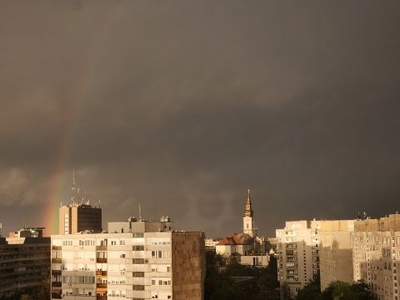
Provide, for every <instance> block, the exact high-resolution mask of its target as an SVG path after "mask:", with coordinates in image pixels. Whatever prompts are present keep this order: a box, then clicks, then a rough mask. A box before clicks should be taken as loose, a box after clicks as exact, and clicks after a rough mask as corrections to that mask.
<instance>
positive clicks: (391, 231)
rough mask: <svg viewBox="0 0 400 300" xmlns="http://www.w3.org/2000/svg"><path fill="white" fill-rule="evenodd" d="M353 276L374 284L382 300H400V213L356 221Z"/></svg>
mask: <svg viewBox="0 0 400 300" xmlns="http://www.w3.org/2000/svg"><path fill="white" fill-rule="evenodd" d="M352 248H353V265H354V267H353V279H354V281H357V280H363V281H364V282H366V283H367V284H369V285H370V286H371V289H372V292H373V293H374V294H375V295H376V297H377V299H378V300H389V299H390V300H399V299H400V293H399V292H400V290H399V289H400V273H399V272H398V271H400V264H399V261H400V214H398V213H396V214H391V215H389V216H386V217H382V218H379V219H369V218H367V219H365V220H356V221H355V223H354V233H353V235H352Z"/></svg>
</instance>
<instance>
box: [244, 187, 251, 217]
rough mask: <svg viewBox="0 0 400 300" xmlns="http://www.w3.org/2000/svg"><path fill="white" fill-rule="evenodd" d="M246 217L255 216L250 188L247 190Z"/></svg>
mask: <svg viewBox="0 0 400 300" xmlns="http://www.w3.org/2000/svg"><path fill="white" fill-rule="evenodd" d="M244 217H253V209H252V208H251V196H250V189H248V190H247V200H246V209H245V211H244Z"/></svg>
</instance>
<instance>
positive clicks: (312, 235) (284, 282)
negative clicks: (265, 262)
mask: <svg viewBox="0 0 400 300" xmlns="http://www.w3.org/2000/svg"><path fill="white" fill-rule="evenodd" d="M320 224H321V221H315V220H314V221H311V222H310V221H290V222H286V223H285V228H283V229H277V230H276V240H275V241H276V258H277V263H278V280H279V281H280V284H281V289H282V291H283V292H288V293H290V295H291V296H292V297H295V296H296V295H297V292H298V291H299V290H300V289H302V288H304V286H306V285H307V284H308V283H309V282H310V281H311V280H312V279H313V277H314V274H316V273H317V272H318V269H319V263H318V246H319V237H318V232H319V229H320Z"/></svg>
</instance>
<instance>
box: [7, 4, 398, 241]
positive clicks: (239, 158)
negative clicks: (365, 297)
mask: <svg viewBox="0 0 400 300" xmlns="http://www.w3.org/2000/svg"><path fill="white" fill-rule="evenodd" d="M0 5H1V9H0V45H1V46H0V66H1V67H0V99H1V100H0V120H1V121H0V122H1V127H0V151H1V156H0V157H1V159H0V182H1V183H0V223H3V229H2V231H3V235H6V233H7V232H8V231H11V230H16V229H17V228H21V227H22V226H23V225H25V224H26V225H28V226H44V225H46V226H47V227H48V228H47V229H48V230H50V228H49V226H48V225H49V224H50V225H51V224H53V226H55V225H54V224H57V223H56V219H57V216H58V208H59V206H60V203H61V202H64V203H67V202H68V201H69V199H70V198H69V191H70V185H71V173H72V170H73V169H75V170H76V171H77V173H78V176H79V184H80V185H81V186H82V187H84V188H85V189H86V190H87V193H88V199H89V200H90V203H91V204H97V203H99V201H100V203H101V207H102V209H103V220H104V224H103V226H105V224H106V222H108V221H112V220H118V219H124V218H127V217H129V216H131V215H132V216H133V215H134V216H138V214H139V205H140V207H141V213H142V215H143V217H144V218H145V219H152V220H155V219H158V218H159V217H160V216H161V215H169V216H171V217H172V218H173V219H174V220H175V222H176V223H177V224H179V226H182V228H185V229H188V230H191V229H193V230H201V231H204V232H205V233H206V234H207V235H208V236H220V237H222V236H225V235H226V234H229V233H231V232H232V231H237V232H239V231H241V226H242V214H243V209H244V204H245V201H246V191H247V189H248V188H250V189H251V193H252V205H253V210H254V221H255V226H256V227H257V228H258V232H259V233H260V234H263V235H265V236H272V235H273V232H274V230H275V228H280V227H282V225H283V224H284V222H285V220H299V219H302V220H312V219H313V218H316V219H354V218H356V217H357V213H358V212H364V211H365V212H366V213H367V214H369V215H370V216H372V217H380V216H383V215H386V214H390V213H395V212H396V211H398V210H399V207H398V201H399V199H400V185H399V184H398V183H397V181H398V175H399V173H400V157H399V155H398V153H399V150H400V141H399V139H398V137H399V133H400V119H399V118H398V111H399V109H400V101H399V99H398V98H399V94H400V90H399V86H400V82H399V81H400V79H399V78H400V77H399V76H398V70H399V69H400V59H399V57H398V53H400V32H399V31H400V24H399V23H400V20H399V18H398V16H397V11H398V9H399V8H400V3H398V2H396V1H387V2H386V1H385V2H384V3H379V4H377V3H376V2H372V1H336V2H334V3H333V2H332V3H322V2H311V1H305V2H303V1H302V2H301V3H299V2H296V1H289V2H285V3H280V2H278V3H277V2H275V1H254V2H250V3H249V2H242V1H230V2H227V3H215V2H214V1H202V2H192V1H185V2H178V1H171V2H165V3H155V2H151V1H146V2H139V1H118V2H111V1H96V2H85V1H67V2H53V1H42V2H40V3H39V4H38V3H31V2H29V1H18V3H13V2H9V3H7V2H4V3H1V4H0ZM52 218H53V219H52ZM51 231H52V232H48V231H46V233H47V234H50V233H55V232H56V231H57V228H52V230H51Z"/></svg>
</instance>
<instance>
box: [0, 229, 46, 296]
mask: <svg viewBox="0 0 400 300" xmlns="http://www.w3.org/2000/svg"><path fill="white" fill-rule="evenodd" d="M43 229H44V228H23V229H21V230H19V231H16V232H12V233H10V235H9V237H8V238H4V237H0V299H16V298H15V297H17V296H18V295H19V294H22V293H24V292H28V291H30V292H31V289H32V288H35V287H41V286H44V285H45V284H48V283H46V280H48V278H49V274H50V238H49V237H43Z"/></svg>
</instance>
